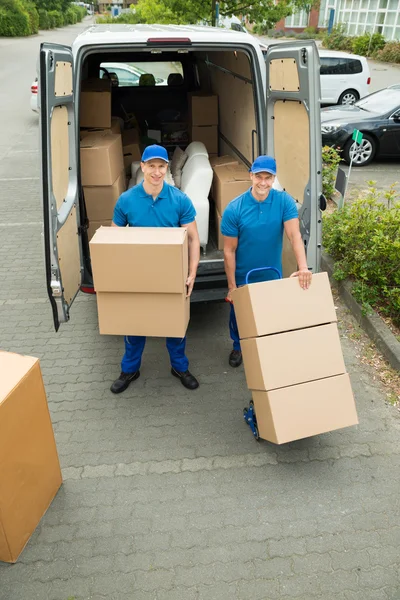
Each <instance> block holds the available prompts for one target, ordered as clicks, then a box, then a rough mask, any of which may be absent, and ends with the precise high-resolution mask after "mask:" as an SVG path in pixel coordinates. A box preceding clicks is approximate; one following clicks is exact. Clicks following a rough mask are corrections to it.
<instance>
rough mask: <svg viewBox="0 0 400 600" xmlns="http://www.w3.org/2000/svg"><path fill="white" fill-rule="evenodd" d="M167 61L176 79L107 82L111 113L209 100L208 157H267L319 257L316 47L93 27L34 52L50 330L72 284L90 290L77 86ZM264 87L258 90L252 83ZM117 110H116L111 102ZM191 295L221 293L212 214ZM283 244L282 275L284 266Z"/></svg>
mask: <svg viewBox="0 0 400 600" xmlns="http://www.w3.org/2000/svg"><path fill="white" fill-rule="evenodd" d="M162 61H165V62H166V63H169V64H171V63H174V64H175V65H178V66H179V69H180V71H181V73H182V74H183V75H182V79H181V80H180V83H179V85H174V86H172V87H171V86H168V85H165V86H164V85H158V86H154V87H147V86H143V87H141V86H138V85H132V86H129V85H124V86H119V85H114V86H113V87H112V107H113V115H115V116H121V117H124V113H128V114H129V113H134V114H135V116H136V117H137V119H138V121H139V122H140V123H141V124H144V123H147V124H151V123H154V122H155V120H156V119H157V114H158V112H159V111H160V110H162V109H166V108H168V109H174V110H177V111H179V112H180V113H181V114H186V113H187V108H188V93H190V92H192V91H196V90H199V91H202V90H204V91H208V92H213V93H214V94H217V95H218V102H219V125H218V154H219V155H225V154H228V155H231V156H232V157H235V158H236V159H237V160H238V161H239V162H241V163H242V164H243V165H244V166H245V167H247V168H248V167H249V166H250V165H251V163H252V161H253V160H254V159H255V158H256V157H257V156H258V155H260V154H271V155H274V156H275V158H276V160H277V165H278V177H279V181H280V184H281V185H282V187H283V188H284V189H286V190H287V191H288V192H289V193H290V194H291V195H292V196H293V197H294V198H295V199H296V201H297V202H298V207H299V218H300V225H301V233H302V237H303V241H304V245H305V247H306V251H307V260H308V265H309V267H310V269H312V271H313V272H317V271H318V270H319V267H320V252H321V214H320V208H321V207H322V208H323V206H322V204H321V203H323V201H324V199H323V196H322V178H321V169H322V167H321V127H320V101H319V100H320V82H319V60H318V52H317V48H316V46H315V43H314V42H313V41H294V42H288V43H283V44H276V45H271V46H269V48H268V52H267V54H266V56H263V54H262V52H261V50H260V46H259V43H258V41H257V40H256V39H255V38H253V37H252V36H251V35H249V34H244V33H240V32H236V31H229V30H224V29H218V28H211V27H199V26H175V25H171V26H167V25H166V26H158V25H135V26H133V25H98V26H93V27H90V28H89V29H88V30H86V31H85V32H84V33H82V34H81V35H79V36H78V37H77V38H76V39H75V41H74V44H73V46H72V48H70V47H68V46H61V45H59V44H52V43H43V44H42V46H41V50H40V81H39V83H40V85H39V89H40V115H41V116H40V119H41V127H40V129H41V149H42V182H43V203H44V223H45V255H46V268H47V286H48V293H49V298H50V301H51V304H52V308H53V315H54V323H55V327H56V329H58V326H59V324H60V323H61V322H64V321H67V320H68V319H69V316H70V308H71V305H72V303H73V300H74V298H75V297H76V295H77V293H78V292H79V290H80V289H84V291H93V284H92V277H91V265H90V255H89V245H88V220H87V217H86V209H85V198H84V192H83V188H82V185H81V173H80V153H79V119H80V93H81V89H82V83H83V81H84V80H85V79H88V78H92V77H99V68H100V65H101V64H102V63H113V64H116V63H121V64H125V63H129V64H135V63H139V64H141V65H143V63H147V64H148V71H149V72H151V66H152V63H157V65H158V66H160V62H162ZM265 89H266V90H267V93H266V94H265V92H264V90H265ZM121 107H123V109H122V108H121ZM209 214H210V215H211V216H210V224H209V226H210V230H209V236H208V244H207V247H206V248H205V252H204V253H203V254H202V257H201V261H200V265H199V269H198V275H197V279H196V284H195V288H194V292H193V295H192V301H193V302H202V301H217V300H218V301H221V300H223V299H224V297H225V295H226V277H225V273H224V261H223V253H222V251H221V250H218V244H217V240H216V237H217V236H216V230H215V224H214V223H213V214H214V211H213V210H210V211H209ZM293 259H294V256H293V254H292V252H291V249H290V248H288V246H287V245H285V246H284V271H285V272H286V273H288V272H289V271H290V270H295V266H296V265H295V264H293Z"/></svg>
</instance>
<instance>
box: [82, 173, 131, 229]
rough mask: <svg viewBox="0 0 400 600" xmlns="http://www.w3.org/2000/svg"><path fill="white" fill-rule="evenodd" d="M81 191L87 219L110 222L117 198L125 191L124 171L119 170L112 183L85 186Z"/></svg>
mask: <svg viewBox="0 0 400 600" xmlns="http://www.w3.org/2000/svg"><path fill="white" fill-rule="evenodd" d="M83 191H84V194H85V203H86V212H87V216H88V219H89V221H105V220H108V221H109V222H110V221H111V220H112V218H113V213H114V207H115V205H116V203H117V200H118V198H119V197H120V195H121V194H122V193H123V192H125V191H126V175H125V171H121V173H120V174H119V176H118V177H117V179H116V180H115V181H114V183H113V184H112V185H103V186H86V187H84V188H83Z"/></svg>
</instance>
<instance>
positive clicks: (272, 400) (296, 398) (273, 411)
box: [253, 374, 358, 444]
mask: <svg viewBox="0 0 400 600" xmlns="http://www.w3.org/2000/svg"><path fill="white" fill-rule="evenodd" d="M253 401H254V408H255V412H256V416H257V427H258V431H259V434H260V437H261V438H263V439H265V440H268V441H270V442H273V443H275V444H284V443H286V442H291V441H293V440H299V439H302V438H306V437H310V436H313V435H319V434H320V433H326V432H328V431H334V430H335V429H341V428H342V427H349V426H351V425H357V423H358V418H357V412H356V407H355V402H354V397H353V392H352V389H351V384H350V378H349V376H348V374H343V375H337V376H336V377H328V378H326V379H319V380H318V381H312V382H309V383H301V384H299V385H293V386H291V387H285V388H280V389H277V390H272V391H269V392H261V391H256V392H253Z"/></svg>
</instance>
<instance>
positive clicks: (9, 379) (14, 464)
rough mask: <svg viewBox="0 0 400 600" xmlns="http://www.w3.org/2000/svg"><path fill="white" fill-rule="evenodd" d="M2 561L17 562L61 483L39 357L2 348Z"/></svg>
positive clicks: (0, 393) (0, 450) (0, 485)
mask: <svg viewBox="0 0 400 600" xmlns="http://www.w3.org/2000/svg"><path fill="white" fill-rule="evenodd" d="M0 373H1V376H0V561H5V562H11V563H14V562H16V560H17V558H18V556H19V555H20V553H21V552H22V550H23V548H24V547H25V545H26V543H27V542H28V540H29V538H30V536H31V535H32V533H33V531H34V530H35V528H36V526H37V525H38V523H39V521H40V519H41V518H42V516H43V515H44V513H45V512H46V510H47V509H48V507H49V505H50V503H51V502H52V500H53V498H54V496H55V495H56V493H57V490H58V489H59V487H60V485H61V483H62V477H61V470H60V464H59V460H58V455H57V448H56V444H55V440H54V434H53V428H52V425H51V420H50V415H49V409H48V406H47V400H46V392H45V389H44V385H43V380H42V374H41V371H40V365H39V360H38V359H37V358H33V357H31V356H21V355H19V354H12V353H10V352H0Z"/></svg>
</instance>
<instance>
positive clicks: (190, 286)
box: [186, 275, 196, 298]
mask: <svg viewBox="0 0 400 600" xmlns="http://www.w3.org/2000/svg"><path fill="white" fill-rule="evenodd" d="M195 279H196V276H195V275H189V277H188V278H187V279H186V298H189V296H191V295H192V292H193V286H194V280H195Z"/></svg>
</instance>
